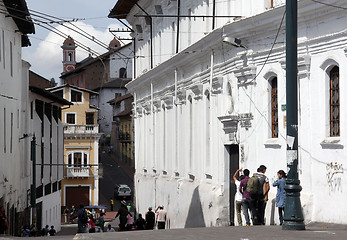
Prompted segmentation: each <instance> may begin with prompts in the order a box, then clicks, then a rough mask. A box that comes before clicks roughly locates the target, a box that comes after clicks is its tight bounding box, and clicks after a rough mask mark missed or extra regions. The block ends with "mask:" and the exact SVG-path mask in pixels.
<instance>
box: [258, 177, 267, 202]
mask: <svg viewBox="0 0 347 240" xmlns="http://www.w3.org/2000/svg"><path fill="white" fill-rule="evenodd" d="M257 176H258V179H259V184H258V191H257V194H258V196H259V197H260V198H263V197H264V183H265V179H266V176H265V175H263V174H257Z"/></svg>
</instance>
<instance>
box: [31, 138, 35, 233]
mask: <svg viewBox="0 0 347 240" xmlns="http://www.w3.org/2000/svg"><path fill="white" fill-rule="evenodd" d="M31 161H32V166H33V183H32V185H31V207H32V224H35V227H36V137H35V134H34V136H33V139H32V140H31Z"/></svg>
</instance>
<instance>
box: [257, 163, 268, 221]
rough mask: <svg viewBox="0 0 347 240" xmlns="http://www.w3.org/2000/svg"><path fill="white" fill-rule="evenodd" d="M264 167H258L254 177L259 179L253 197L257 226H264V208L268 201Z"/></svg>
mask: <svg viewBox="0 0 347 240" xmlns="http://www.w3.org/2000/svg"><path fill="white" fill-rule="evenodd" d="M265 172H266V167H265V166H264V165H260V167H259V168H258V169H257V173H256V176H257V177H258V179H259V183H258V191H257V194H256V196H255V201H256V205H255V207H256V209H257V218H258V224H259V225H265V219H264V216H265V208H266V203H267V200H268V193H269V190H270V184H269V179H268V178H267V177H266V176H265Z"/></svg>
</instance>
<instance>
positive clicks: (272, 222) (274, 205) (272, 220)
mask: <svg viewBox="0 0 347 240" xmlns="http://www.w3.org/2000/svg"><path fill="white" fill-rule="evenodd" d="M275 209H276V198H274V199H272V200H271V215H270V225H275Z"/></svg>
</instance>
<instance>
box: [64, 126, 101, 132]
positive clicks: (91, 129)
mask: <svg viewBox="0 0 347 240" xmlns="http://www.w3.org/2000/svg"><path fill="white" fill-rule="evenodd" d="M97 133H99V125H65V126H64V134H97Z"/></svg>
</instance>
